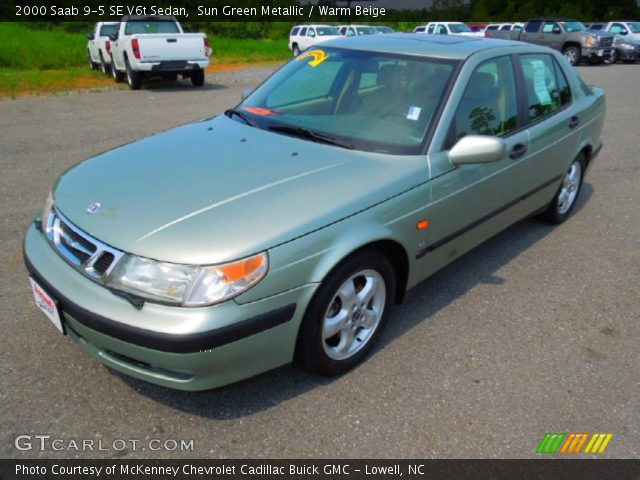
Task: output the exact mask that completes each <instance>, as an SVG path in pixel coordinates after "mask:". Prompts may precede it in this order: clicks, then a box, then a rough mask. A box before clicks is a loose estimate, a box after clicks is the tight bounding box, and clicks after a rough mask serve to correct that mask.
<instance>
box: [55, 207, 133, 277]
mask: <svg viewBox="0 0 640 480" xmlns="http://www.w3.org/2000/svg"><path fill="white" fill-rule="evenodd" d="M45 235H46V236H47V239H48V240H49V242H50V243H51V245H52V246H53V248H54V249H55V251H56V252H58V254H59V255H60V256H61V257H62V258H64V259H65V260H66V261H67V262H68V263H70V264H71V265H73V266H74V267H75V268H76V269H77V270H78V271H80V272H81V273H83V274H84V275H86V276H87V277H89V278H92V279H94V280H98V281H100V280H103V279H106V277H107V276H108V275H109V274H110V273H111V271H112V270H113V269H114V267H115V265H116V263H118V260H120V258H121V257H122V256H123V255H124V252H121V251H120V250H117V249H115V248H113V247H111V246H109V245H107V244H105V243H102V242H101V241H100V240H98V239H96V238H93V237H92V236H91V235H89V234H88V233H86V232H83V231H82V230H80V229H79V228H78V227H76V226H75V225H74V224H73V223H71V222H70V221H69V220H68V219H67V218H65V216H64V215H62V214H61V213H60V212H59V211H57V210H56V209H55V208H53V209H52V210H51V212H50V213H49V216H48V217H47V226H46V231H45Z"/></svg>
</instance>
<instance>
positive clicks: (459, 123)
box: [449, 56, 518, 146]
mask: <svg viewBox="0 0 640 480" xmlns="http://www.w3.org/2000/svg"><path fill="white" fill-rule="evenodd" d="M517 105H518V102H517V97H516V81H515V76H514V73H513V66H512V64H511V59H510V58H509V57H508V56H505V57H500V58H494V59H492V60H488V61H486V62H484V63H482V64H481V65H479V66H478V67H477V68H476V70H475V71H474V72H473V73H472V74H471V78H470V79H469V83H468V84H467V87H466V89H465V91H464V94H463V95H462V98H461V99H460V104H459V105H458V110H457V111H456V114H455V117H454V121H453V125H452V126H451V129H452V131H451V132H450V135H449V140H450V142H449V143H450V146H452V145H453V143H455V141H457V140H459V139H460V138H462V137H464V136H466V135H497V136H504V135H508V134H509V133H511V132H512V131H514V130H516V129H517V128H518V107H517Z"/></svg>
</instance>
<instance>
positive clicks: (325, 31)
mask: <svg viewBox="0 0 640 480" xmlns="http://www.w3.org/2000/svg"><path fill="white" fill-rule="evenodd" d="M316 32H317V33H318V35H319V36H321V37H324V36H325V35H340V32H339V31H338V29H337V28H336V27H316Z"/></svg>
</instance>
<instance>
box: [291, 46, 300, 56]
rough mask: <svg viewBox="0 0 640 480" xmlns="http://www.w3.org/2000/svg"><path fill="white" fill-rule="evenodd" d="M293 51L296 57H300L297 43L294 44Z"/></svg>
mask: <svg viewBox="0 0 640 480" xmlns="http://www.w3.org/2000/svg"><path fill="white" fill-rule="evenodd" d="M292 50H293V56H294V57H297V56H298V55H300V48H299V47H298V44H297V43H294V44H293V48H292Z"/></svg>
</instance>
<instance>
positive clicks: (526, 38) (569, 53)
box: [493, 18, 613, 65]
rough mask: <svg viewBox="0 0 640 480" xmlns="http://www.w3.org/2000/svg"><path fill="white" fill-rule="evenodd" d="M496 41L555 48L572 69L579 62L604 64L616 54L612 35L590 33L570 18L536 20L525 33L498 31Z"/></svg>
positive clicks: (524, 29)
mask: <svg viewBox="0 0 640 480" xmlns="http://www.w3.org/2000/svg"><path fill="white" fill-rule="evenodd" d="M493 38H503V39H508V40H520V41H523V42H528V43H535V44H538V45H544V46H545V47H550V48H553V49H554V50H558V51H560V52H562V54H563V55H564V56H565V58H566V59H567V60H568V61H569V63H570V64H571V65H576V64H578V62H580V61H588V62H591V63H603V62H604V61H605V60H607V59H609V58H611V53H612V52H613V35H611V34H609V33H599V32H595V31H588V30H587V28H586V27H585V26H584V25H583V24H582V23H581V22H579V21H577V20H571V19H567V18H534V19H532V20H529V21H528V22H527V23H525V25H524V28H523V29H522V30H511V31H500V30H498V31H496V32H495V33H494V34H493Z"/></svg>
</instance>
